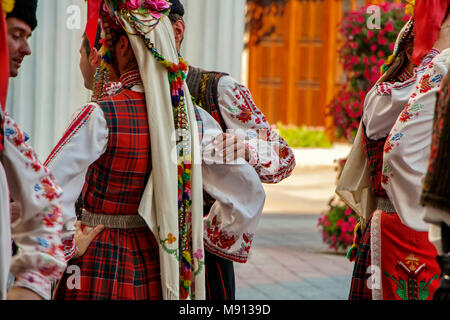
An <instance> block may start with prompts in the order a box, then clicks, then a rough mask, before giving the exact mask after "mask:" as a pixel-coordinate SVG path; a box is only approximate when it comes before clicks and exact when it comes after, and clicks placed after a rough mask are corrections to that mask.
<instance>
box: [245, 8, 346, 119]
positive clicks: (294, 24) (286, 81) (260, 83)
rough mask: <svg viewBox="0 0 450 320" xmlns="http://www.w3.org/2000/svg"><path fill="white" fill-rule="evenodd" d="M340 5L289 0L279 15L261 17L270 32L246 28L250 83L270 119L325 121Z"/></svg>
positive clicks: (334, 69)
mask: <svg viewBox="0 0 450 320" xmlns="http://www.w3.org/2000/svg"><path fill="white" fill-rule="evenodd" d="M341 4H342V1H341V0H289V1H287V4H286V7H285V8H284V11H283V12H282V14H267V15H266V16H265V17H264V19H263V24H262V26H263V27H266V28H267V29H268V31H270V32H265V31H264V30H263V31H261V30H257V31H252V32H250V41H249V87H250V90H251V92H252V94H253V96H254V99H255V102H256V103H257V105H258V106H259V107H260V108H261V109H262V111H263V112H264V113H265V114H266V116H267V118H268V120H269V121H270V122H271V123H276V122H278V121H281V122H282V123H284V124H293V125H308V126H326V124H327V122H329V121H326V119H325V107H326V104H327V103H328V102H329V101H330V99H331V97H332V96H333V93H334V91H335V82H336V78H337V77H336V73H337V72H338V69H337V67H336V65H337V47H336V37H337V24H338V22H339V19H338V16H337V15H339V14H340V10H339V8H340V6H341ZM330 26H333V28H331V29H330ZM328 125H329V124H328ZM328 125H327V126H328Z"/></svg>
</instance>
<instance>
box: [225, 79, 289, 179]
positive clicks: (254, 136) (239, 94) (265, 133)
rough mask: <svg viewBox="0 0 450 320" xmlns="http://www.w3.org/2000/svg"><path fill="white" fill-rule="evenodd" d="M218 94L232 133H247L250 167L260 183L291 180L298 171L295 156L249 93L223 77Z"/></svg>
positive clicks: (243, 87) (244, 88) (239, 85)
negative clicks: (296, 170) (295, 171)
mask: <svg viewBox="0 0 450 320" xmlns="http://www.w3.org/2000/svg"><path fill="white" fill-rule="evenodd" d="M218 93H219V106H220V112H221V115H222V118H223V119H224V121H225V124H226V125H227V128H228V129H229V130H230V131H231V132H230V133H234V132H238V131H243V132H244V135H245V142H246V144H247V146H248V148H249V150H250V164H251V165H252V166H253V167H254V169H255V170H256V172H257V173H258V176H259V178H260V179H261V181H262V182H264V183H277V182H280V181H281V180H283V179H285V178H287V177H289V175H290V174H291V173H292V171H293V170H294V168H295V156H294V152H293V151H292V149H291V148H290V147H289V145H288V144H287V143H286V141H284V139H283V138H281V137H280V135H279V134H278V133H277V132H276V131H275V130H273V129H272V128H271V127H270V125H269V123H268V122H267V120H266V117H265V116H264V114H263V113H262V112H261V111H260V110H259V109H258V107H257V106H256V104H255V102H254V101H253V98H252V96H251V93H250V91H249V89H248V88H247V87H245V86H243V85H241V84H239V83H237V82H236V81H235V80H234V79H233V78H231V77H223V78H221V80H220V82H219V88H218ZM237 135H238V136H240V135H241V134H239V133H237Z"/></svg>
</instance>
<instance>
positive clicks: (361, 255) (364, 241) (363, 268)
mask: <svg viewBox="0 0 450 320" xmlns="http://www.w3.org/2000/svg"><path fill="white" fill-rule="evenodd" d="M371 223H372V219H369V222H368V223H367V226H366V228H365V229H364V233H363V234H362V236H361V242H360V243H359V245H358V251H357V252H356V260H355V265H354V266H353V275H352V284H351V287H350V295H349V300H372V290H371V289H370V288H369V287H368V285H367V281H368V280H369V277H370V274H369V273H368V272H367V269H368V268H369V266H370V264H371V256H370V227H371Z"/></svg>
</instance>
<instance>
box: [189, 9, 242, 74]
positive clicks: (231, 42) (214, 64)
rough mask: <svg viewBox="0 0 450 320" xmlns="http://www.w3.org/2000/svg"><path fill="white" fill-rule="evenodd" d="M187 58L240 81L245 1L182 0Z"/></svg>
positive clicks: (191, 61)
mask: <svg viewBox="0 0 450 320" xmlns="http://www.w3.org/2000/svg"><path fill="white" fill-rule="evenodd" d="M182 3H183V4H184V6H185V11H186V13H185V24H186V34H185V40H184V43H183V47H182V52H183V55H184V57H185V58H186V60H187V61H188V62H189V63H190V64H192V65H195V66H201V67H203V68H205V69H209V70H216V71H222V72H227V73H229V74H230V75H231V76H233V77H234V78H235V79H237V80H241V60H242V52H243V50H244V42H243V39H244V31H245V5H246V0H182Z"/></svg>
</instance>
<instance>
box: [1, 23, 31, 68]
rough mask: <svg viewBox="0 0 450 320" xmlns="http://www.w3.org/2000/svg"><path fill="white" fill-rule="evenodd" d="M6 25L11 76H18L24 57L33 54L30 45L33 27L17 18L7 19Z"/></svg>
mask: <svg viewBox="0 0 450 320" xmlns="http://www.w3.org/2000/svg"><path fill="white" fill-rule="evenodd" d="M6 25H7V28H8V48H9V76H10V77H17V75H18V74H19V69H20V66H21V65H22V61H23V59H24V58H25V56H29V55H30V54H31V49H30V46H29V45H28V39H29V38H30V37H31V28H30V26H29V25H28V24H27V23H26V22H25V21H23V20H20V19H17V18H8V19H6Z"/></svg>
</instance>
